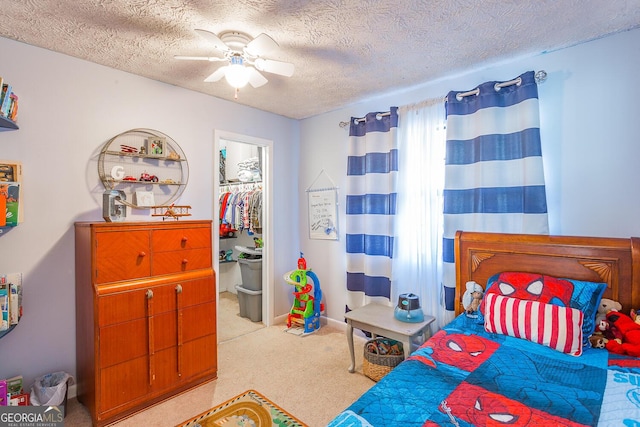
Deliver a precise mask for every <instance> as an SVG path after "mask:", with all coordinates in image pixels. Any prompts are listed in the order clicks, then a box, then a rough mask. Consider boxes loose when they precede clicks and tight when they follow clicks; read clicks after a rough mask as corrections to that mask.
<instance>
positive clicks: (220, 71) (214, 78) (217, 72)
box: [204, 65, 229, 83]
mask: <svg viewBox="0 0 640 427" xmlns="http://www.w3.org/2000/svg"><path fill="white" fill-rule="evenodd" d="M227 68H229V66H228V65H225V66H223V67H220V68H218V69H217V70H215V71H214V72H213V73H212V74H211V75H210V76H209V77H207V78H206V79H204V81H205V82H206V83H211V82H217V81H218V80H220V79H221V78H223V77H224V72H225V71H227Z"/></svg>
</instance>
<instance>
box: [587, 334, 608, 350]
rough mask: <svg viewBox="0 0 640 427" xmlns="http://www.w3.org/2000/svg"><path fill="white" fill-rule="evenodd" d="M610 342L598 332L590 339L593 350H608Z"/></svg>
mask: <svg viewBox="0 0 640 427" xmlns="http://www.w3.org/2000/svg"><path fill="white" fill-rule="evenodd" d="M608 341H609V340H607V339H606V338H605V337H604V335H602V334H601V333H598V332H596V333H594V334H593V335H591V336H590V337H589V342H590V343H591V347H593V348H606V346H607V342H608Z"/></svg>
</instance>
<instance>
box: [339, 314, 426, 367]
mask: <svg viewBox="0 0 640 427" xmlns="http://www.w3.org/2000/svg"><path fill="white" fill-rule="evenodd" d="M393 311H394V308H393V307H389V306H386V305H381V304H367V305H365V306H364V307H360V308H356V309H355V310H351V311H350V312H348V313H345V315H344V317H345V319H347V342H348V343H349V352H350V353H351V366H350V367H349V372H354V371H355V368H356V358H355V354H354V351H353V328H357V329H362V330H363V331H368V332H371V333H372V334H373V335H380V336H383V337H386V338H390V339H392V340H396V341H400V342H402V347H403V348H404V356H405V358H406V357H408V356H409V354H411V353H412V352H413V351H414V350H415V348H413V347H415V346H414V344H413V338H416V337H418V336H421V335H422V336H424V339H427V338H429V336H431V333H430V332H431V331H430V329H429V325H430V324H431V323H432V322H433V321H434V320H436V319H435V317H433V316H426V315H425V316H424V320H423V321H422V322H418V323H409V322H401V321H400V320H398V319H396V318H395V317H394V316H393ZM412 346H413V347H412Z"/></svg>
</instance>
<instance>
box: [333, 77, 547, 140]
mask: <svg viewBox="0 0 640 427" xmlns="http://www.w3.org/2000/svg"><path fill="white" fill-rule="evenodd" d="M534 78H535V80H536V83H538V84H540V83H542V82H544V81H545V80H547V72H546V71H544V70H540V71H537V72H536V74H535V76H534ZM521 84H522V79H521V78H520V77H518V78H516V79H513V80H509V81H507V82H502V83H496V84H495V85H494V86H493V88H494V89H495V90H496V92H499V91H500V89H502V88H503V87H507V86H511V85H518V86H520V85H521ZM479 93H480V89H478V88H475V89H474V90H470V91H468V92H460V93H457V94H456V98H457V99H458V101H460V100H461V99H462V98H464V97H465V96H470V95H478V94H479ZM444 102H447V97H446V96H445V97H444ZM390 114H391V112H386V113H378V114H376V119H378V120H380V119H381V118H382V117H384V116H388V115H390ZM364 120H365V117H360V118H357V119H353V121H354V122H355V124H358V123H360V122H362V121H364ZM350 124H351V123H350V122H340V123H339V125H340V127H341V128H343V129H344V128H345V127H347V126H349V125H350Z"/></svg>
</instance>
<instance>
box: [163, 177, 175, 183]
mask: <svg viewBox="0 0 640 427" xmlns="http://www.w3.org/2000/svg"><path fill="white" fill-rule="evenodd" d="M160 184H177V182H175V181H174V180H172V179H171V178H167V179H163V180H162V181H160Z"/></svg>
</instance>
